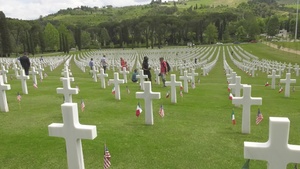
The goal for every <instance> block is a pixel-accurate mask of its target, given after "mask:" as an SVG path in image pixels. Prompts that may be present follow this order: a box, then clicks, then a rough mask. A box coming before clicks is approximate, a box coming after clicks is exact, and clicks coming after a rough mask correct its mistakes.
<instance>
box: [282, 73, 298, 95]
mask: <svg viewBox="0 0 300 169" xmlns="http://www.w3.org/2000/svg"><path fill="white" fill-rule="evenodd" d="M280 83H285V89H284V90H285V91H284V95H285V97H290V93H291V91H290V87H291V83H296V79H291V73H287V74H286V77H285V79H280Z"/></svg>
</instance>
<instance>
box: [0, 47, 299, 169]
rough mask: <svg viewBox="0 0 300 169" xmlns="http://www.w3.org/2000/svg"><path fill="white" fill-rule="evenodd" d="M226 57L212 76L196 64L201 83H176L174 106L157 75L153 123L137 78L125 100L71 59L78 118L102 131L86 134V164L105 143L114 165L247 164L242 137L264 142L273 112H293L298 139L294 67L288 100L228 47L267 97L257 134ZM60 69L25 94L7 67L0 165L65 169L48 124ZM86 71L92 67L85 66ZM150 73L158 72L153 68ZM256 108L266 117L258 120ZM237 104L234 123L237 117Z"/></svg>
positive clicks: (61, 144) (56, 102)
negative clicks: (235, 93) (230, 87)
mask: <svg viewBox="0 0 300 169" xmlns="http://www.w3.org/2000/svg"><path fill="white" fill-rule="evenodd" d="M224 46H225V45H224ZM240 46H241V47H242V48H243V49H245V50H246V51H248V52H251V53H252V54H254V55H256V56H258V57H260V58H265V59H270V60H279V61H282V62H283V61H285V60H286V63H289V62H291V63H292V64H293V65H294V64H295V63H298V64H300V56H296V55H294V54H290V53H284V52H281V51H279V50H278V49H272V48H270V47H267V46H266V45H263V44H260V43H257V44H243V45H240ZM222 49H223V48H221V52H220V54H222ZM149 50H150V49H149ZM162 50H164V49H162ZM168 50H169V49H168ZM215 54H216V53H215ZM174 57H176V56H175V55H174ZM214 58H215V56H214ZM222 58H223V56H222V55H220V56H219V59H218V62H217V64H216V66H215V67H214V68H213V69H212V71H211V72H209V75H208V76H202V75H201V73H202V70H201V69H197V70H196V72H197V73H199V76H198V77H199V78H200V84H199V83H196V88H195V89H192V88H191V86H189V93H184V96H183V98H181V97H180V95H179V88H177V103H176V104H174V103H171V100H170V98H166V97H165V95H166V93H167V92H168V91H169V90H170V88H169V87H166V88H163V87H162V85H157V84H155V82H154V80H153V83H152V91H154V92H161V99H160V100H153V110H154V112H153V113H154V125H153V126H147V125H145V116H144V115H145V110H144V100H142V99H136V97H135V92H138V91H141V90H139V85H138V84H136V83H131V82H130V80H129V82H128V83H127V84H122V85H121V100H120V101H119V100H115V98H114V95H112V93H111V90H112V86H107V88H106V89H102V88H100V81H98V82H94V81H93V79H92V78H91V75H89V73H88V72H85V73H84V72H82V71H81V70H80V69H79V68H78V67H77V66H76V65H75V63H74V61H73V60H72V61H71V66H70V69H71V71H72V73H73V76H74V79H75V81H74V82H72V83H71V86H72V87H75V86H78V87H79V89H80V91H79V94H78V95H73V102H74V103H78V111H79V121H80V123H81V124H86V125H95V126H97V133H98V136H97V137H96V138H95V139H94V140H82V147H83V154H84V161H85V167H86V168H87V169H96V168H102V167H103V152H104V143H106V145H107V146H108V149H109V151H110V153H111V163H112V166H111V168H114V169H118V168H126V169H129V168H130V169H158V168H161V169H166V168H170V169H171V168H172V169H173V168H178V169H181V168H191V169H194V168H197V169H198V168H199V169H215V168H222V169H237V168H242V166H243V164H244V163H245V159H244V155H243V153H244V152H243V149H244V147H243V145H244V141H253V142H266V141H267V140H268V135H269V117H288V118H289V119H290V121H291V126H290V135H289V144H297V145H300V128H299V124H300V116H299V113H300V107H299V101H300V85H299V83H300V78H299V77H296V76H295V73H292V78H293V79H297V83H296V85H295V92H291V96H290V98H286V97H284V93H278V85H276V89H275V90H272V89H271V88H270V87H265V86H264V84H265V83H266V82H267V81H268V82H269V83H270V82H271V79H268V78H267V74H266V73H262V72H258V71H257V72H256V73H257V74H258V76H257V77H254V78H252V77H250V76H249V75H247V74H246V73H245V72H244V71H242V70H240V69H238V68H237V67H236V66H235V65H234V64H233V63H232V61H231V60H230V59H229V56H228V54H227V53H226V59H227V62H228V63H229V65H230V66H231V68H233V69H234V70H235V71H236V72H237V75H238V76H241V77H242V80H241V81H242V83H243V84H250V85H252V97H262V99H263V101H262V102H263V104H262V106H252V107H251V134H242V133H241V121H242V115H241V112H242V107H235V106H233V105H232V103H231V101H230V100H229V99H228V95H229V93H228V91H227V80H226V76H225V74H224V70H223V60H222ZM87 59H88V60H89V57H87ZM150 59H151V58H150ZM62 69H63V64H62V65H60V66H59V67H57V68H56V69H55V70H54V71H50V69H49V66H48V67H46V68H45V72H46V73H47V74H48V77H46V78H45V79H44V80H43V82H40V81H39V83H38V89H35V88H34V87H33V86H32V78H31V80H28V82H27V84H28V91H29V94H28V95H23V94H22V92H21V91H22V89H21V82H20V81H19V80H17V79H15V78H13V79H12V80H11V79H10V75H14V72H13V70H10V71H9V74H10V75H9V77H8V84H10V85H11V90H9V91H6V93H7V100H8V104H9V109H10V111H9V112H7V113H4V112H2V113H0V136H1V137H0V168H1V169H36V168H39V169H64V168H67V157H66V145H65V141H64V139H63V138H57V137H50V136H48V125H49V124H51V123H62V113H61V104H62V103H63V96H62V95H61V94H57V93H56V88H58V87H62V82H61V81H60V75H61V70H62ZM86 70H89V68H88V67H86ZM108 74H109V78H110V79H111V78H113V72H112V71H111V70H109V71H108ZM171 74H176V75H177V80H179V71H176V69H174V68H173V70H172V72H171ZM152 75H153V76H154V72H152ZM122 77H123V76H121V75H120V78H122ZM198 77H196V79H198ZM283 78H285V76H283V77H282V79H283ZM168 79H170V78H169V77H168ZM277 81H278V79H277ZM126 86H127V87H128V88H129V89H130V94H128V93H127V91H126ZM18 92H21V94H22V100H21V102H20V103H19V102H18V101H17V99H16V97H17V93H18ZM81 99H83V100H84V102H85V105H86V108H85V111H84V112H81V110H80V101H81ZM138 102H140V103H141V106H142V108H143V110H144V111H143V112H142V114H141V115H140V117H138V118H137V117H136V116H135V110H136V105H137V103H138ZM160 105H163V106H164V110H165V117H164V118H161V117H160V116H159V113H158V111H159V107H160ZM258 108H260V110H261V112H262V114H263V116H264V119H263V121H262V122H261V123H260V124H259V125H256V124H255V119H256V114H257V110H258ZM233 109H234V112H235V116H236V122H237V124H236V125H232V123H231V112H232V110H233ZM279 153H280V152H279ZM250 167H251V168H255V169H259V168H267V162H265V161H257V160H252V161H251V162H250ZM287 168H289V169H292V168H293V165H292V164H289V165H288V167H287Z"/></svg>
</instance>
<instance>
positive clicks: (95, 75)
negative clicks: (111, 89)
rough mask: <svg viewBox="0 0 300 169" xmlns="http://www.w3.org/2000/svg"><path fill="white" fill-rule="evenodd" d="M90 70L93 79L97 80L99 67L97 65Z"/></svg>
mask: <svg viewBox="0 0 300 169" xmlns="http://www.w3.org/2000/svg"><path fill="white" fill-rule="evenodd" d="M90 72H91V73H92V74H93V79H94V81H95V82H97V73H98V69H97V67H96V66H93V69H92V70H90Z"/></svg>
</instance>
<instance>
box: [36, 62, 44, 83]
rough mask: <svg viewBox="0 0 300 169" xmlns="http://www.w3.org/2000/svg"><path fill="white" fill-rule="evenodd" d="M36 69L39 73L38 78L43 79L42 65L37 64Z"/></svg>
mask: <svg viewBox="0 0 300 169" xmlns="http://www.w3.org/2000/svg"><path fill="white" fill-rule="evenodd" d="M37 71H38V72H39V75H40V79H41V80H43V78H44V77H43V71H44V68H42V65H39V67H38V69H37Z"/></svg>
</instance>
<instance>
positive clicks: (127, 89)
mask: <svg viewBox="0 0 300 169" xmlns="http://www.w3.org/2000/svg"><path fill="white" fill-rule="evenodd" d="M126 91H127V94H130V90H129V88H128V86H126Z"/></svg>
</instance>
